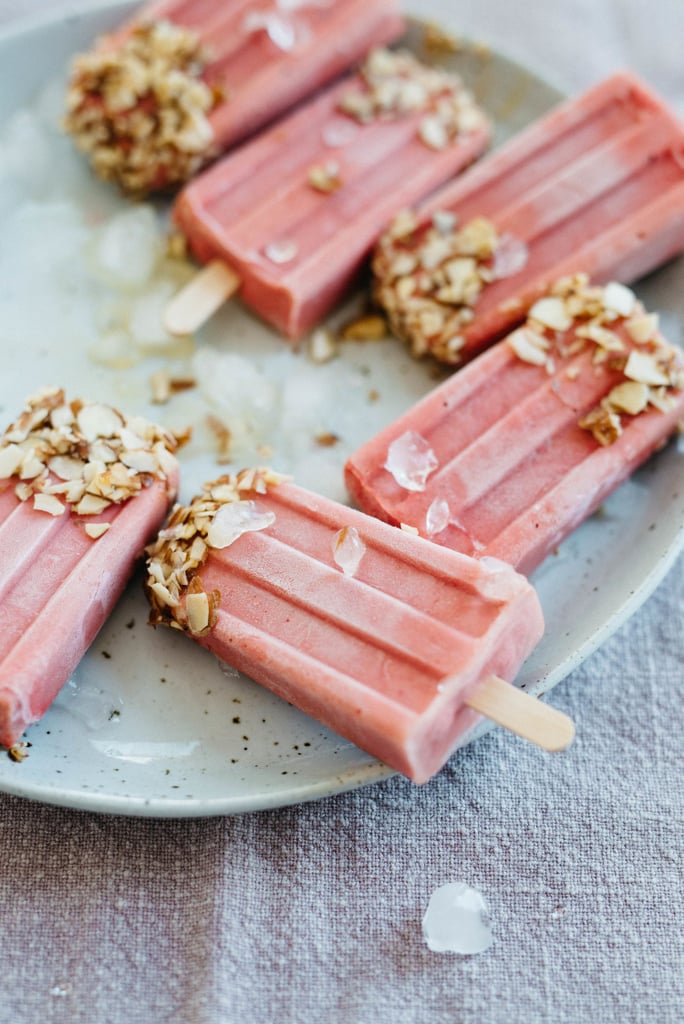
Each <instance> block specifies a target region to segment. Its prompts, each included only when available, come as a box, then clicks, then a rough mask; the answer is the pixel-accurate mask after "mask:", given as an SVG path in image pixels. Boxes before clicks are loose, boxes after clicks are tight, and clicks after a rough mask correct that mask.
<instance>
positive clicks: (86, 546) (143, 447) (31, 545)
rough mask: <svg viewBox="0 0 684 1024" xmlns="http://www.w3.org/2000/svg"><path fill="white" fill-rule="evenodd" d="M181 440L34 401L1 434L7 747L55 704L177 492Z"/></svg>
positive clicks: (1, 694)
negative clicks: (178, 454) (177, 457)
mask: <svg viewBox="0 0 684 1024" xmlns="http://www.w3.org/2000/svg"><path fill="white" fill-rule="evenodd" d="M176 448H177V441H176V438H175V436H174V435H173V434H171V433H169V432H168V431H166V430H164V429H163V428H162V427H158V426H156V425H154V424H151V423H148V422H147V421H146V420H144V419H142V418H141V417H136V416H131V417H127V416H125V415H124V414H122V413H120V412H118V411H117V410H115V409H113V408H112V407H111V406H108V405H103V404H100V403H96V402H84V401H82V400H80V399H78V400H72V401H68V400H67V399H66V397H65V393H64V391H63V390H62V389H60V388H46V389H44V390H43V391H40V392H38V393H37V394H36V395H34V396H33V397H32V398H30V399H29V400H28V402H27V404H26V406H25V408H24V410H23V411H22V412H21V414H20V415H19V417H18V418H17V419H16V420H15V422H14V423H13V424H12V425H11V426H10V427H9V428H8V429H7V430H6V431H5V433H4V434H3V435H2V437H0V560H1V564H2V579H1V581H0V743H1V744H3V745H5V746H8V747H9V746H11V745H12V744H13V743H15V742H16V741H17V739H18V738H19V736H20V735H21V733H22V732H23V730H24V729H25V728H26V726H28V725H30V724H31V723H32V722H35V721H37V720H38V719H39V718H40V717H41V715H42V714H43V713H44V712H45V711H46V709H47V708H48V706H49V705H50V704H51V702H52V701H53V700H54V698H55V696H56V695H57V693H58V692H59V690H60V688H61V687H62V685H63V684H64V683H65V682H66V680H67V679H68V678H69V675H70V674H71V672H72V671H73V669H74V668H75V667H76V665H77V664H78V662H79V660H80V659H81V657H82V656H83V654H84V653H85V651H86V649H87V647H88V646H89V644H90V643H91V642H92V640H93V639H94V637H95V635H96V633H97V632H98V630H99V629H100V627H101V626H102V624H103V623H104V621H105V619H106V617H107V616H108V614H109V613H110V611H111V610H112V608H113V607H114V604H115V602H116V601H117V600H118V598H119V596H120V595H121V593H122V591H123V589H124V587H125V585H126V583H127V581H128V579H129V578H130V575H131V573H132V572H133V568H134V566H135V562H136V560H137V559H138V557H139V555H140V554H141V552H142V550H143V547H144V545H145V544H146V543H147V541H148V540H149V538H150V536H152V535H153V534H154V531H155V530H156V529H157V528H158V526H159V525H160V524H161V523H162V521H163V519H164V517H165V515H166V513H167V510H168V507H169V504H170V502H171V501H172V500H173V498H174V496H175V494H176V488H177V484H178V464H177V461H176V458H175V454H174V452H175V450H176Z"/></svg>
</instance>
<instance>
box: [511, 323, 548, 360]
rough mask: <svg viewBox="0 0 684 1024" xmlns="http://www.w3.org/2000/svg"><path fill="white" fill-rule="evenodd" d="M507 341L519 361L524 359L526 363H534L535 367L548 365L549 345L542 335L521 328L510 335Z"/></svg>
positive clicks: (526, 328)
mask: <svg viewBox="0 0 684 1024" xmlns="http://www.w3.org/2000/svg"><path fill="white" fill-rule="evenodd" d="M507 341H508V344H509V346H510V347H511V348H512V349H513V351H514V352H515V354H516V355H517V357H518V359H522V361H523V362H524V363H532V364H533V365H534V366H545V365H546V361H547V358H548V348H549V343H548V341H547V339H546V338H545V337H544V336H543V335H542V334H539V333H538V332H537V331H534V330H530V329H529V328H528V327H519V328H518V330H517V331H514V332H513V333H512V334H509V336H508V339H507Z"/></svg>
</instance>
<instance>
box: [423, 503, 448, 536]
mask: <svg viewBox="0 0 684 1024" xmlns="http://www.w3.org/2000/svg"><path fill="white" fill-rule="evenodd" d="M450 514H451V512H450V509H449V503H448V501H446V499H444V498H435V500H434V501H433V502H432V504H431V505H430V508H429V509H428V510H427V512H426V514H425V531H426V533H427V535H428V537H434V536H435V534H436V533H441V532H442V530H446V528H447V526H448V525H449V516H450Z"/></svg>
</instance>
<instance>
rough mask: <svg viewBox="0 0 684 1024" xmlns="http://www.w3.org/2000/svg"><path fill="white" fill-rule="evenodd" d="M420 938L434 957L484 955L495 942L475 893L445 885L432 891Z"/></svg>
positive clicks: (454, 884)
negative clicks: (452, 954) (422, 935)
mask: <svg viewBox="0 0 684 1024" xmlns="http://www.w3.org/2000/svg"><path fill="white" fill-rule="evenodd" d="M423 934H424V936H425V941H426V942H427V944H428V948H429V949H431V950H432V952H433V953H460V954H461V955H463V956H472V955H473V954H475V953H483V952H484V951H485V950H486V949H489V947H490V946H491V945H492V943H493V941H494V939H493V936H492V930H491V927H490V924H489V910H488V908H487V904H486V903H485V901H484V899H483V897H482V895H481V894H480V893H479V892H478V891H477V889H473V888H471V887H470V886H469V885H466V883H465V882H447V883H446V885H441V886H440V887H439V888H438V889H435V891H434V892H433V894H432V896H431V897H430V902H429V904H428V908H427V910H426V911H425V916H424V917H423Z"/></svg>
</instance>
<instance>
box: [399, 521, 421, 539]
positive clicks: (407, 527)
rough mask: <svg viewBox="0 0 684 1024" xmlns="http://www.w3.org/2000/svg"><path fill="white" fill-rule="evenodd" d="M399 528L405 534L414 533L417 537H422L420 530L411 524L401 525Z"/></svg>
mask: <svg viewBox="0 0 684 1024" xmlns="http://www.w3.org/2000/svg"><path fill="white" fill-rule="evenodd" d="M399 528H400V529H402V530H403V531H404V533H412V534H414V535H415V536H416V537H418V536H420V532H419V530H418V529H417V528H416V527H415V526H411V524H410V523H400V524H399Z"/></svg>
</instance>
